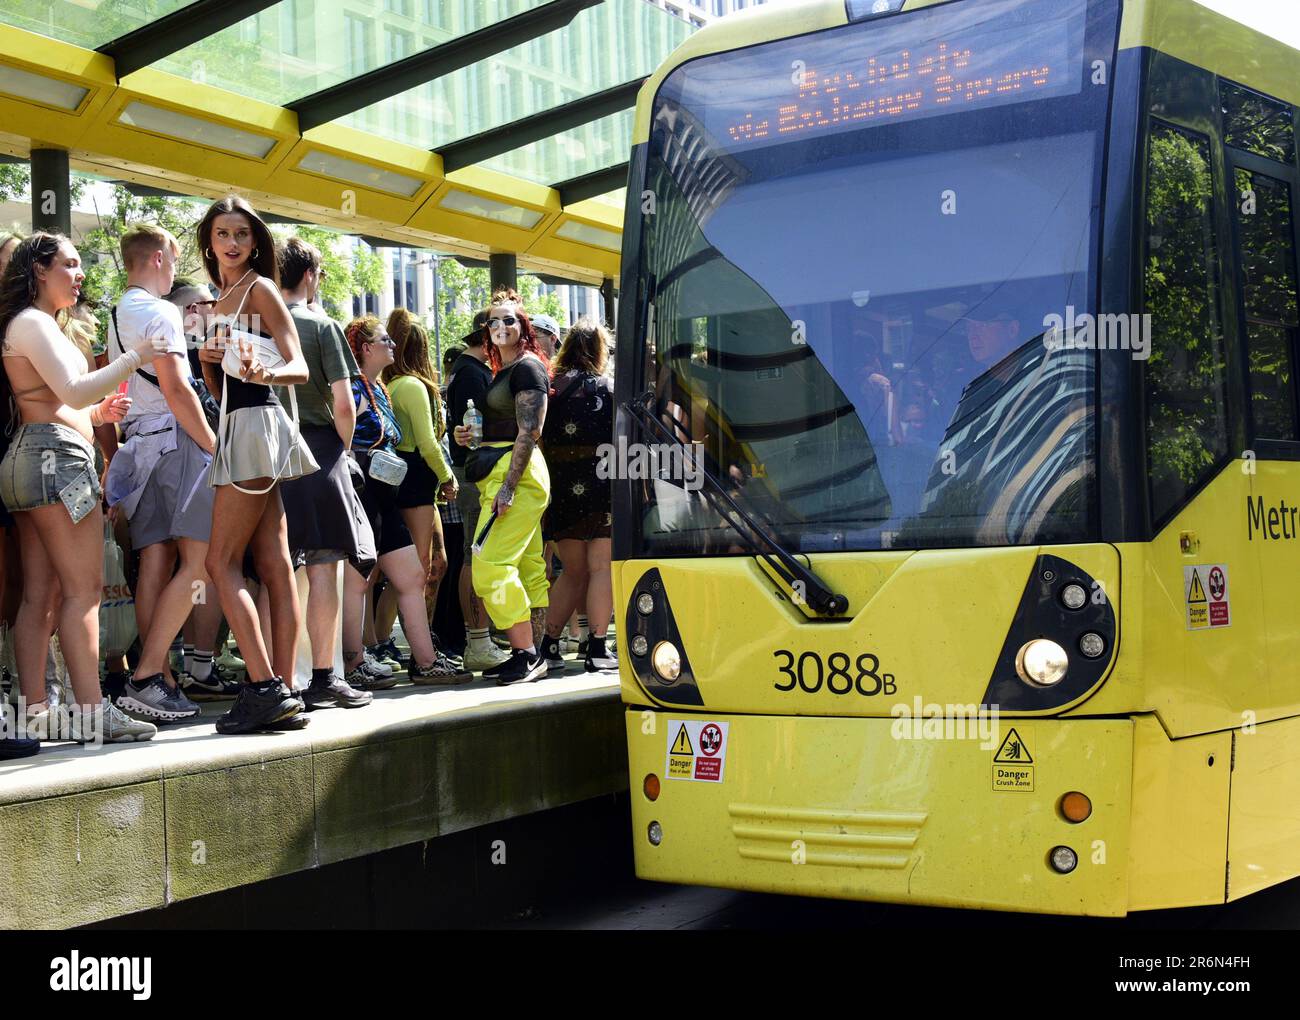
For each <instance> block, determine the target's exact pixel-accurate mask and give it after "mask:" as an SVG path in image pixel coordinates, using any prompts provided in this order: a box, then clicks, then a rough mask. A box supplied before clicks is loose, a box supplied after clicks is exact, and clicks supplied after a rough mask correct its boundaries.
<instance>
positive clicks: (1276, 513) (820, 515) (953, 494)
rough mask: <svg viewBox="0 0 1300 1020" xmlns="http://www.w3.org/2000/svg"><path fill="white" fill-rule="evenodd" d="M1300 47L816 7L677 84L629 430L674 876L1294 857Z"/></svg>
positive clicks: (735, 34)
mask: <svg viewBox="0 0 1300 1020" xmlns="http://www.w3.org/2000/svg"><path fill="white" fill-rule="evenodd" d="M1297 104H1300V53H1297V52H1296V51H1294V50H1292V49H1290V48H1288V47H1286V46H1284V45H1283V44H1281V43H1279V42H1278V41H1276V40H1273V39H1270V38H1267V37H1265V36H1263V35H1260V34H1258V33H1256V32H1254V31H1252V30H1250V29H1248V28H1246V27H1244V26H1242V25H1240V24H1238V23H1236V22H1233V21H1230V20H1227V19H1225V18H1223V17H1220V16H1218V15H1216V14H1214V13H1212V12H1211V11H1209V10H1208V9H1206V8H1203V7H1201V6H1200V5H1198V4H1196V3H1194V2H1192V0H1124V2H1122V3H1121V2H1120V0H950V2H946V3H931V2H926V0H847V2H845V0H814V2H811V3H808V4H805V5H800V6H779V7H773V8H766V7H764V8H758V9H755V10H752V11H748V12H744V13H741V14H737V15H734V16H731V17H728V18H727V19H725V20H724V21H722V22H719V23H717V24H715V25H712V26H710V27H708V28H706V29H704V30H702V31H701V32H699V33H698V34H696V35H694V36H693V37H691V38H690V39H689V40H688V41H687V42H685V43H684V44H683V45H682V46H681V47H679V48H678V50H676V51H675V52H674V53H673V54H672V56H671V57H670V58H669V60H668V62H667V63H666V64H665V65H664V66H663V67H661V68H660V69H659V70H658V71H657V72H656V73H655V74H654V75H653V76H652V77H651V78H650V80H649V81H648V82H647V83H646V85H645V86H644V88H643V89H642V92H641V95H640V102H639V104H638V108H637V119H636V133H635V137H634V147H633V151H632V157H631V162H630V170H629V187H628V197H627V208H626V216H625V228H624V230H625V233H624V252H623V270H622V274H623V276H622V286H621V294H622V296H623V300H622V303H621V308H620V317H619V337H620V343H619V348H618V353H617V357H618V366H617V367H618V371H617V389H618V398H619V411H618V416H617V423H616V435H615V443H614V444H613V449H612V459H613V461H614V464H613V468H612V470H613V473H614V477H615V478H616V483H615V497H614V498H615V510H616V512H615V515H614V519H615V534H614V561H615V562H614V584H615V594H616V602H615V604H616V607H618V608H617V610H616V611H617V612H618V613H619V614H620V620H621V627H622V630H621V632H620V642H619V644H620V654H621V657H622V692H623V700H624V702H625V706H626V724H627V740H628V754H629V761H630V771H631V786H632V791H633V792H632V820H633V830H634V831H633V839H634V845H635V854H636V866H637V873H638V874H639V875H640V876H642V877H644V878H650V879H658V880H663V881H671V882H689V883H696V884H703V885H713V886H725V887H734V888H741V889H754V890H766V891H775V892H788V893H799V894H808V895H816V896H830V897H842V898H852V899H862V900H880V901H893V902H900V903H918V904H936V905H947V906H965V907H980V908H1000V909H1008V910H1024V911H1040V912H1055V913H1074V914H1103V915H1119V914H1124V913H1126V912H1128V911H1131V910H1142V909H1150V908H1157V907H1171V906H1184V905H1193V904H1212V903H1222V902H1224V901H1225V900H1233V899H1237V898H1239V897H1241V896H1244V895H1246V894H1248V893H1250V892H1253V891H1255V890H1258V889H1261V888H1264V887H1266V886H1269V885H1272V884H1274V883H1277V882H1280V881H1283V880H1286V879H1289V878H1292V877H1294V876H1296V875H1297V874H1300V614H1298V613H1297V610H1296V608H1295V605H1296V602H1295V597H1294V595H1293V587H1294V585H1295V584H1296V583H1297V578H1300V519H1298V516H1297V514H1298V512H1300V463H1297V462H1298V461H1300V424H1298V414H1300V412H1298V407H1300V399H1298V396H1297V375H1296V364H1295V362H1296V357H1297V351H1296V342H1297V333H1298V329H1297V295H1296V287H1297V281H1296V249H1297V237H1298V235H1297V227H1296V220H1295V216H1294V210H1293V203H1294V201H1295V193H1296V189H1297V185H1298V184H1300V176H1298V174H1300V164H1298V163H1297V154H1296V134H1297V122H1298V121H1297Z"/></svg>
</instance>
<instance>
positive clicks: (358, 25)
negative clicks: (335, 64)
mask: <svg viewBox="0 0 1300 1020" xmlns="http://www.w3.org/2000/svg"><path fill="white" fill-rule="evenodd" d="M343 31H344V33H345V34H346V36H347V47H348V51H347V52H348V58H347V71H348V77H349V78H355V77H356V76H357V75H359V74H365V73H366V71H368V70H370V19H369V18H360V17H357V16H356V15H355V14H344V15H343Z"/></svg>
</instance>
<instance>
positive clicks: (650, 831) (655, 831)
mask: <svg viewBox="0 0 1300 1020" xmlns="http://www.w3.org/2000/svg"><path fill="white" fill-rule="evenodd" d="M645 835H646V839H648V840H650V845H651V846H658V845H659V844H660V843H662V842H663V841H664V830H663V827H662V826H660V824H659V823H658V822H651V823H650V825H649V826H648V827H647V828H646V831H645Z"/></svg>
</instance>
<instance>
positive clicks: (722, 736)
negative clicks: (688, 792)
mask: <svg viewBox="0 0 1300 1020" xmlns="http://www.w3.org/2000/svg"><path fill="white" fill-rule="evenodd" d="M728 725H730V724H729V723H724V722H723V723H718V722H693V721H691V720H688V719H669V720H668V727H667V731H668V761H667V763H666V764H665V765H664V775H665V776H667V777H668V778H669V779H690V780H692V781H694V782H701V783H720V782H722V773H723V770H724V768H725V767H726V764H727V727H728Z"/></svg>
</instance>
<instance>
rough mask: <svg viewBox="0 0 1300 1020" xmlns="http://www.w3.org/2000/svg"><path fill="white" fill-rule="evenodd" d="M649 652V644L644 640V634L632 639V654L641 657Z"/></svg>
mask: <svg viewBox="0 0 1300 1020" xmlns="http://www.w3.org/2000/svg"><path fill="white" fill-rule="evenodd" d="M648 651H650V642H649V641H647V640H646V638H645V635H644V634H637V635H635V636H634V637H633V638H632V654H633V655H636V656H643V655H645V654H646V652H648Z"/></svg>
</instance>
